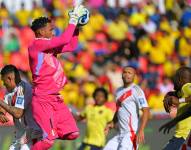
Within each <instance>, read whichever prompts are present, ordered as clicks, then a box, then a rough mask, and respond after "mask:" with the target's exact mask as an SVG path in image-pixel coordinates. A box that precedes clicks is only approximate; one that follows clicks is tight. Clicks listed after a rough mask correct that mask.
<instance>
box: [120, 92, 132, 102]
mask: <svg viewBox="0 0 191 150" xmlns="http://www.w3.org/2000/svg"><path fill="white" fill-rule="evenodd" d="M131 94H132V92H131V90H129V91H127V92H125V93H124V94H123V95H121V97H119V99H118V101H119V102H121V103H122V102H123V101H124V100H125V99H126V98H127V97H129V96H131Z"/></svg>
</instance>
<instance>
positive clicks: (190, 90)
mask: <svg viewBox="0 0 191 150" xmlns="http://www.w3.org/2000/svg"><path fill="white" fill-rule="evenodd" d="M188 96H191V83H186V84H184V85H183V86H182V97H188Z"/></svg>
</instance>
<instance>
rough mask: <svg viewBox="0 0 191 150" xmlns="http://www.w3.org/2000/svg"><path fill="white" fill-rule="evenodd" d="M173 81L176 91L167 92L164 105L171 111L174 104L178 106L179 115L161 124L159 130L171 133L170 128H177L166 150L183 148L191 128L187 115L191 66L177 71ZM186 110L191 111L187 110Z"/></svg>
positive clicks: (190, 87) (190, 105)
mask: <svg viewBox="0 0 191 150" xmlns="http://www.w3.org/2000/svg"><path fill="white" fill-rule="evenodd" d="M173 82H174V89H175V91H173V92H170V93H167V95H166V96H165V98H164V107H165V110H166V111H167V112H169V111H170V108H171V107H172V106H176V107H178V112H177V116H176V117H175V118H174V119H173V120H171V121H170V122H168V123H166V124H164V125H163V126H161V127H160V129H159V131H161V130H163V132H164V133H166V132H167V133H169V131H170V129H171V128H172V127H174V126H175V125H176V130H175V135H174V137H173V138H172V139H171V140H170V141H169V143H168V144H167V145H166V147H165V148H164V150H171V149H173V150H179V149H181V147H182V145H183V143H184V142H185V140H186V138H187V136H188V134H189V132H190V129H191V126H190V123H191V117H188V115H187V114H188V112H189V111H190V109H191V103H189V102H191V68H189V67H181V68H179V69H178V70H177V71H176V74H175V76H174V80H173ZM186 110H189V111H187V112H185V111H186ZM190 116H191V115H190ZM186 117H188V118H186ZM185 118H186V119H185ZM183 119H184V120H183Z"/></svg>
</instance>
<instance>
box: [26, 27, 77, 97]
mask: <svg viewBox="0 0 191 150" xmlns="http://www.w3.org/2000/svg"><path fill="white" fill-rule="evenodd" d="M77 42H78V30H77V29H76V26H75V25H73V24H69V26H68V27H67V29H66V30H65V32H64V33H63V34H62V35H61V36H59V37H53V38H51V39H46V38H36V39H35V40H34V41H33V43H32V44H31V45H30V46H29V49H28V51H29V63H30V68H31V71H32V78H33V93H34V94H35V95H49V94H58V92H59V90H60V89H61V88H63V86H64V85H65V84H66V82H67V78H66V76H65V75H64V72H63V68H62V66H61V64H60V62H59V60H58V59H57V54H59V53H63V52H69V51H73V50H74V49H75V48H76V46H77Z"/></svg>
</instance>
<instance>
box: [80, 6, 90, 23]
mask: <svg viewBox="0 0 191 150" xmlns="http://www.w3.org/2000/svg"><path fill="white" fill-rule="evenodd" d="M89 19H90V12H89V10H88V9H87V8H84V14H83V15H82V16H81V17H79V19H78V25H80V26H84V25H86V24H87V23H88V22H89Z"/></svg>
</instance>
